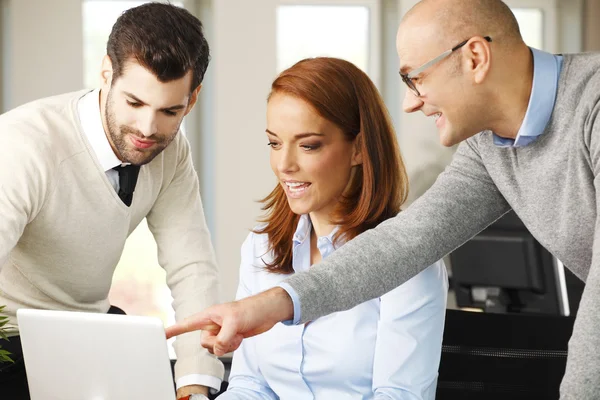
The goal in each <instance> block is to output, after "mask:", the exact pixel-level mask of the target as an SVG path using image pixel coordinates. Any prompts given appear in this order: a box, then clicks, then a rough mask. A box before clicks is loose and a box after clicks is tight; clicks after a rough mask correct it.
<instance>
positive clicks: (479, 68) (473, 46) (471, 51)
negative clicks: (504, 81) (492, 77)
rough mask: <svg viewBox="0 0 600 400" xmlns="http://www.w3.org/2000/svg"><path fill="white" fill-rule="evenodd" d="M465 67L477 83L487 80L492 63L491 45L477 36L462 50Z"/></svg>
mask: <svg viewBox="0 0 600 400" xmlns="http://www.w3.org/2000/svg"><path fill="white" fill-rule="evenodd" d="M462 52H463V56H464V57H463V60H464V62H465V63H466V64H465V65H464V66H465V68H466V69H467V70H468V72H469V73H470V74H471V75H472V76H473V80H474V81H475V83H477V84H479V83H481V82H483V81H484V80H485V78H486V77H487V75H488V73H489V72H490V67H491V62H492V49H491V44H490V43H489V42H488V41H487V40H485V38H483V37H481V36H475V37H473V38H471V40H469V41H468V42H467V44H466V45H465V46H464V47H463V49H462Z"/></svg>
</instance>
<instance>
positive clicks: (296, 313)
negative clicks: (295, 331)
mask: <svg viewBox="0 0 600 400" xmlns="http://www.w3.org/2000/svg"><path fill="white" fill-rule="evenodd" d="M279 287H280V288H282V289H283V290H285V291H286V292H287V294H288V295H289V296H290V298H291V299H292V303H294V319H293V320H287V321H282V323H283V324H284V325H298V324H300V316H301V315H300V314H301V311H300V297H298V293H296V291H295V290H294V288H293V287H291V286H290V285H288V284H287V283H285V282H281V283H280V284H279Z"/></svg>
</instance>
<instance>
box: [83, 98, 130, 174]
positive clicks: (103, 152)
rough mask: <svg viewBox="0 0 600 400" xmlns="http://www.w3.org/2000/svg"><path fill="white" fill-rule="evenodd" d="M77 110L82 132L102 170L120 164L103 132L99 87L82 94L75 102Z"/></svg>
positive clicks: (107, 169)
mask: <svg viewBox="0 0 600 400" xmlns="http://www.w3.org/2000/svg"><path fill="white" fill-rule="evenodd" d="M77 111H78V113H79V119H80V121H81V126H82V127H83V132H84V134H85V136H86V138H87V139H88V141H89V142H90V145H91V146H92V150H93V151H94V153H95V154H96V158H98V161H99V162H100V165H101V166H102V168H104V171H109V170H111V169H112V168H114V167H117V166H119V165H122V163H121V160H119V159H118V158H117V156H116V155H115V152H114V151H113V149H112V147H111V146H110V143H109V141H108V138H107V137H106V133H105V132H104V126H103V125H102V117H101V115H100V89H95V90H92V91H91V92H88V93H86V94H85V95H83V97H81V98H80V99H79V101H78V103H77Z"/></svg>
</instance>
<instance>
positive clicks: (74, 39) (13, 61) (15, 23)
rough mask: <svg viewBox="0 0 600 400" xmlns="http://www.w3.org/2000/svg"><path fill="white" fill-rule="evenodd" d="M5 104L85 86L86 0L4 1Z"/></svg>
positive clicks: (14, 104) (7, 107)
mask: <svg viewBox="0 0 600 400" xmlns="http://www.w3.org/2000/svg"><path fill="white" fill-rule="evenodd" d="M2 8H3V10H4V12H5V14H4V13H3V14H4V18H3V23H2V28H3V31H2V33H3V34H2V42H3V46H2V50H3V54H2V72H3V76H4V79H3V82H2V94H3V96H2V102H1V103H2V107H3V110H8V109H11V108H13V107H15V106H18V105H20V104H23V103H26V102H28V101H31V100H34V99H36V98H39V97H44V96H49V95H53V94H59V93H64V92H69V91H73V90H79V89H81V88H82V86H83V38H82V25H81V0H52V1H40V0H2Z"/></svg>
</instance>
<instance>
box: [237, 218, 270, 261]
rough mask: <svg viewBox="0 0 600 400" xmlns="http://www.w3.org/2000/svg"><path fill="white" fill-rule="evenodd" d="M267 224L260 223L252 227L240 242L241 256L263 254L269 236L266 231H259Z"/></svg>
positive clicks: (266, 247)
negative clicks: (242, 241)
mask: <svg viewBox="0 0 600 400" xmlns="http://www.w3.org/2000/svg"><path fill="white" fill-rule="evenodd" d="M266 226H267V225H266V224H260V225H257V226H255V227H254V228H252V230H250V232H248V236H246V240H244V243H243V244H242V256H244V254H246V255H248V254H252V255H253V256H254V257H256V255H258V256H259V257H260V256H262V255H264V253H265V252H266V251H267V250H268V248H269V237H268V235H267V234H266V233H260V232H261V231H262V230H263V229H264V228H265V227H266Z"/></svg>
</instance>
